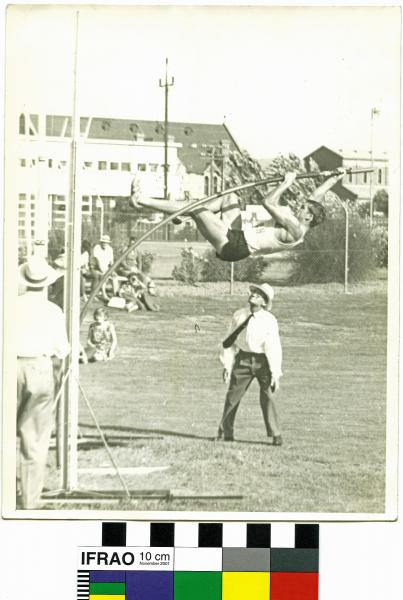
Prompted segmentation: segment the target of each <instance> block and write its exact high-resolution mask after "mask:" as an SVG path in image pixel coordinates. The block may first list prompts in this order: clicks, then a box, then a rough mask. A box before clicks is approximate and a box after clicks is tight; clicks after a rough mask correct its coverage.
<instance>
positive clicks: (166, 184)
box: [159, 58, 175, 200]
mask: <svg viewBox="0 0 403 600" xmlns="http://www.w3.org/2000/svg"><path fill="white" fill-rule="evenodd" d="M174 82H175V80H174V78H173V77H172V80H171V83H168V59H167V58H166V59H165V83H162V82H161V79H160V80H159V85H160V87H163V88H165V125H164V198H165V200H167V199H168V170H169V164H168V88H170V87H171V86H173V84H174Z"/></svg>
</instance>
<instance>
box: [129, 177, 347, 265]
mask: <svg viewBox="0 0 403 600" xmlns="http://www.w3.org/2000/svg"><path fill="white" fill-rule="evenodd" d="M344 175H345V170H344V169H342V168H340V169H337V170H336V171H335V173H334V174H332V175H331V176H330V177H328V179H326V181H324V182H323V183H322V184H321V185H320V186H319V187H318V188H317V189H316V190H315V191H314V192H313V193H312V194H311V195H310V197H309V198H305V199H304V202H303V203H302V204H301V207H300V208H299V210H298V211H297V213H296V214H294V213H293V212H292V211H291V209H290V208H289V207H288V206H280V205H279V200H280V198H281V196H282V194H283V193H284V192H285V191H286V190H288V188H290V187H291V185H292V184H293V183H294V181H295V179H296V176H297V173H295V172H291V173H286V175H285V176H284V181H283V182H282V183H280V185H278V186H277V187H276V188H275V189H274V190H272V191H271V192H270V193H269V194H268V195H267V197H265V198H264V200H263V206H264V207H265V209H266V210H267V212H268V213H269V214H270V216H271V219H270V221H268V223H266V224H265V225H264V227H256V228H255V227H251V228H248V229H245V230H244V229H242V220H241V211H240V207H239V203H238V198H237V196H236V194H234V193H232V194H227V195H226V196H221V197H219V198H215V199H212V200H210V201H209V202H206V203H205V204H204V205H203V206H199V207H198V208H195V209H194V210H193V211H192V212H190V213H183V214H184V215H189V216H191V217H192V219H193V220H194V222H195V223H196V226H197V228H198V230H199V231H200V233H201V234H202V235H203V237H204V238H205V239H206V240H207V241H208V242H210V244H211V245H212V246H213V247H214V249H215V251H216V253H217V256H218V258H221V260H224V261H229V262H236V261H238V260H242V259H244V258H247V257H248V256H256V255H266V254H273V253H275V252H284V251H285V250H291V249H292V248H295V246H298V245H299V244H302V242H303V240H304V236H305V234H306V233H307V231H308V230H309V229H310V228H312V227H315V226H316V225H319V224H320V223H321V222H322V221H323V220H324V219H325V216H326V213H325V209H324V208H323V206H322V204H321V201H322V200H323V198H324V197H325V194H326V192H328V191H329V190H330V189H331V188H332V187H333V186H334V185H335V183H337V181H339V180H340V179H342V178H343V177H344ZM131 204H132V206H133V207H134V208H140V207H142V206H145V207H149V208H153V209H154V210H158V211H161V212H164V213H167V214H173V213H175V212H176V211H178V210H180V209H181V208H183V202H178V201H167V200H158V199H156V198H145V197H144V196H143V195H142V194H141V190H140V188H139V185H138V182H137V180H136V179H135V180H133V182H132V188H131Z"/></svg>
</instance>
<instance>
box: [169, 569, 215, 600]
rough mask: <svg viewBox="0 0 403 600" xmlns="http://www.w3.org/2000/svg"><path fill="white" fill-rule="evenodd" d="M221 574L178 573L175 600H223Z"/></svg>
mask: <svg viewBox="0 0 403 600" xmlns="http://www.w3.org/2000/svg"><path fill="white" fill-rule="evenodd" d="M221 582H222V575H221V572H209V571H206V572H198V571H194V572H193V571H191V572H190V571H189V572H188V571H186V572H185V571H176V572H175V573H174V598H175V600H189V598H191V599H192V600H221V588H222V583H221Z"/></svg>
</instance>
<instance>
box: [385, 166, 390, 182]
mask: <svg viewBox="0 0 403 600" xmlns="http://www.w3.org/2000/svg"><path fill="white" fill-rule="evenodd" d="M388 183H389V173H388V167H385V185H388Z"/></svg>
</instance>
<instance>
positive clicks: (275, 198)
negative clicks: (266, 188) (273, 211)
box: [263, 171, 297, 208]
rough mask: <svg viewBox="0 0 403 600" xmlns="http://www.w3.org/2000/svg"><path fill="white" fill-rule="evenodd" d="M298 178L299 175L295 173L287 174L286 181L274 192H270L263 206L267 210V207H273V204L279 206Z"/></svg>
mask: <svg viewBox="0 0 403 600" xmlns="http://www.w3.org/2000/svg"><path fill="white" fill-rule="evenodd" d="M296 176H297V173H296V172H295V171H291V172H290V173H286V174H285V176H284V181H282V182H281V183H280V185H279V186H277V187H276V188H275V189H274V190H273V191H272V192H270V193H269V194H268V195H267V196H266V197H265V199H264V200H263V206H264V207H265V208H267V206H268V205H269V204H270V205H271V206H273V204H278V202H279V200H280V198H281V195H282V194H283V193H284V192H285V191H286V190H288V188H290V187H291V186H292V184H293V183H294V181H295V178H296Z"/></svg>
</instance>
